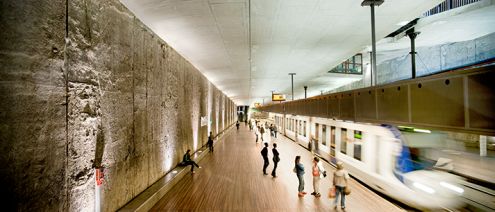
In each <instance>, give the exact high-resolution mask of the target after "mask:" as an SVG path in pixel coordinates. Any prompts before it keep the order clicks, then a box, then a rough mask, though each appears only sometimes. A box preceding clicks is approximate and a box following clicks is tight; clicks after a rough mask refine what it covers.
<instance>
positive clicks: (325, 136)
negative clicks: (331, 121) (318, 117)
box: [321, 125, 327, 146]
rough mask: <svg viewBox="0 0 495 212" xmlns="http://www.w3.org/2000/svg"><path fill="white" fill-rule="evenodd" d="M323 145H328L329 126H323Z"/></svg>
mask: <svg viewBox="0 0 495 212" xmlns="http://www.w3.org/2000/svg"><path fill="white" fill-rule="evenodd" d="M321 144H323V146H326V145H327V126H326V125H321Z"/></svg>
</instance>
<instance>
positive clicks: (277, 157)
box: [272, 143, 280, 177]
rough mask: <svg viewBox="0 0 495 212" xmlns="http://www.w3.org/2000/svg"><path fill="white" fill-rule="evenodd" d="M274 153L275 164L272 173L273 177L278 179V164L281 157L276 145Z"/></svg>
mask: <svg viewBox="0 0 495 212" xmlns="http://www.w3.org/2000/svg"><path fill="white" fill-rule="evenodd" d="M272 153H273V164H274V166H273V171H272V177H277V164H278V162H280V156H279V153H278V150H277V144H276V143H273V149H272Z"/></svg>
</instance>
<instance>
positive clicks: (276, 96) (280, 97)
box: [272, 94, 285, 102]
mask: <svg viewBox="0 0 495 212" xmlns="http://www.w3.org/2000/svg"><path fill="white" fill-rule="evenodd" d="M272 101H273V102H275V101H285V95H283V94H273V95H272Z"/></svg>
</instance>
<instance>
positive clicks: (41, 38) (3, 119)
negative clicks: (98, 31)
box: [0, 0, 67, 211]
mask: <svg viewBox="0 0 495 212" xmlns="http://www.w3.org/2000/svg"><path fill="white" fill-rule="evenodd" d="M64 24H65V1H61V0H50V1H47V0H38V1H29V0H18V1H2V2H1V3H0V29H1V30H0V38H1V39H0V151H1V152H0V183H1V184H2V189H0V190H1V191H0V192H1V196H2V198H1V200H0V202H1V203H2V208H3V210H6V211H16V210H17V211H63V210H66V209H67V208H66V203H67V201H66V198H67V196H66V187H65V186H66V183H65V174H66V173H65V172H66V167H67V166H66V165H67V164H66V162H67V161H66V133H65V127H66V110H65V109H66V104H65V103H66V100H65V79H64V73H63V62H64V61H63V60H64V53H63V50H64V35H65V25H64Z"/></svg>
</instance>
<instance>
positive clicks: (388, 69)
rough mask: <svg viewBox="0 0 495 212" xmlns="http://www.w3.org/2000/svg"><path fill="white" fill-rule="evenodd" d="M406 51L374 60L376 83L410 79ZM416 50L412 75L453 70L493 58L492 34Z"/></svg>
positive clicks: (408, 57)
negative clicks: (375, 63)
mask: <svg viewBox="0 0 495 212" xmlns="http://www.w3.org/2000/svg"><path fill="white" fill-rule="evenodd" d="M420 36H421V35H420ZM409 51H410V49H403V50H402V51H401V53H399V54H400V55H402V56H399V57H395V58H393V59H389V60H385V61H383V62H378V67H377V70H378V72H377V73H378V76H377V78H376V79H377V83H378V84H386V83H389V82H393V81H397V80H402V79H409V78H411V56H410V55H409ZM416 52H417V55H416V76H418V77H420V76H425V75H430V74H434V73H438V72H441V71H444V70H448V69H455V68H458V67H462V66H466V65H470V64H474V63H479V62H483V61H485V60H489V59H494V58H495V33H492V34H488V35H485V36H482V37H479V38H476V39H473V40H468V41H462V42H456V43H447V44H442V45H436V46H427V47H419V48H417V50H416ZM380 54H387V52H380ZM378 59H379V58H378Z"/></svg>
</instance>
